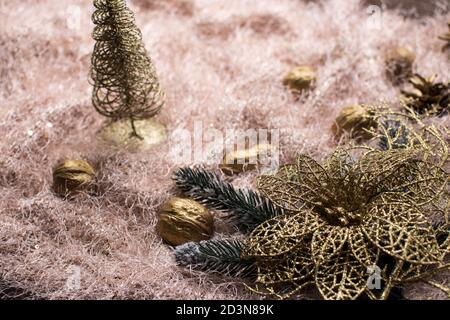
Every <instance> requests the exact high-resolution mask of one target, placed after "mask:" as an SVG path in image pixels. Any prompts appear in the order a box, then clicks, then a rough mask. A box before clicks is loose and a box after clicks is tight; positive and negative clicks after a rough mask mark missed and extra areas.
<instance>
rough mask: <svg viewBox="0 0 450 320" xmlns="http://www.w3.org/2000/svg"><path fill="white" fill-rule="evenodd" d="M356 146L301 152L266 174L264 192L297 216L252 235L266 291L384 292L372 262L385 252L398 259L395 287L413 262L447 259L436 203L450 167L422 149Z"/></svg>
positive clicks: (340, 295)
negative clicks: (319, 154) (436, 224)
mask: <svg viewBox="0 0 450 320" xmlns="http://www.w3.org/2000/svg"><path fill="white" fill-rule="evenodd" d="M356 150H357V149H350V150H343V149H338V150H337V151H336V152H335V153H334V154H332V155H331V156H330V157H329V158H328V159H326V160H325V162H324V163H323V165H320V164H319V163H317V162H316V161H315V160H313V159H311V158H310V157H307V156H301V157H299V158H298V160H297V163H296V164H291V165H286V166H283V167H281V168H280V169H279V171H278V173H277V174H276V175H273V176H261V177H260V178H259V180H258V188H259V190H260V191H261V192H262V193H263V194H264V195H265V196H266V197H268V198H269V199H270V200H272V201H273V202H274V203H275V204H276V205H277V206H280V207H282V208H284V209H285V210H286V211H287V212H288V214H285V215H282V216H278V217H275V218H273V219H271V220H268V221H266V222H265V223H263V224H261V225H260V226H258V227H257V228H256V229H255V230H254V231H253V232H252V233H251V234H250V236H249V238H248V241H247V247H246V249H245V251H244V253H243V256H244V257H251V258H253V259H255V261H256V265H257V270H258V278H257V280H256V282H257V290H258V291H264V292H268V293H270V294H274V295H276V296H278V297H280V298H287V297H289V296H291V295H293V294H295V293H297V292H298V291H299V290H300V289H302V288H304V287H305V286H307V285H310V284H314V285H315V286H316V287H317V289H318V290H319V292H320V294H321V295H322V296H323V297H324V298H325V299H356V298H357V297H359V296H360V295H361V294H362V293H363V292H366V293H367V294H368V295H369V297H371V298H375V296H374V295H373V294H372V292H369V290H368V289H367V280H368V276H369V275H368V268H369V267H371V266H376V265H377V263H379V260H380V256H382V255H383V256H389V257H392V258H393V259H394V260H395V261H397V264H396V268H395V270H391V271H390V276H389V278H384V280H385V281H386V283H385V286H386V287H389V286H392V285H393V284H392V283H391V282H393V281H395V280H398V279H401V278H402V277H404V276H406V273H407V272H406V271H405V270H406V269H407V268H409V269H408V270H409V271H408V272H409V273H411V272H412V271H411V270H410V269H414V272H417V270H416V269H417V268H415V266H417V267H418V268H420V267H422V266H429V265H436V264H440V263H441V262H442V260H443V258H444V256H445V253H446V250H444V249H443V248H442V246H440V245H439V243H438V241H437V239H436V233H435V230H434V229H433V227H432V225H431V224H430V222H429V219H428V217H427V214H426V210H427V208H429V207H430V206H429V204H430V203H431V202H432V201H434V200H435V199H436V198H437V197H439V196H440V195H441V194H442V193H443V191H444V189H445V188H446V187H447V183H448V174H447V173H446V172H445V171H444V170H443V169H442V168H441V167H439V166H435V165H433V164H431V163H428V162H427V161H426V160H424V159H420V158H419V157H418V156H417V152H416V151H414V150H412V149H408V150H391V151H376V150H369V151H367V150H366V151H364V152H362V154H361V155H360V156H359V157H357V159H356V158H355V154H354V151H356ZM358 150H359V149H358ZM411 266H412V267H411ZM380 267H381V266H380ZM384 271H386V270H384ZM260 287H262V289H259V288H260ZM389 290H390V289H388V290H386V291H385V292H384V294H383V296H382V297H381V298H386V295H387V294H388V293H389Z"/></svg>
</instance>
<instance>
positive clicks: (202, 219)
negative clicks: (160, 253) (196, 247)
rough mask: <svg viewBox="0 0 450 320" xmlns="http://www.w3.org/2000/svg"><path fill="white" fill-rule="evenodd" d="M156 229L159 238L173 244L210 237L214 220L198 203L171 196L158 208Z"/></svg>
mask: <svg viewBox="0 0 450 320" xmlns="http://www.w3.org/2000/svg"><path fill="white" fill-rule="evenodd" d="M157 230H158V232H159V235H160V236H161V238H163V240H164V241H166V242H168V243H169V244H171V245H173V246H178V245H181V244H183V243H186V242H190V241H194V242H199V241H201V240H208V239H211V237H212V235H213V232H214V221H213V217H212V215H211V213H210V212H209V211H208V210H207V209H206V208H205V207H204V206H203V205H201V204H200V203H198V202H196V201H194V200H191V199H185V198H178V197H172V198H171V199H169V200H168V201H167V202H166V203H165V204H164V205H163V206H162V207H161V209H160V212H159V221H158V224H157Z"/></svg>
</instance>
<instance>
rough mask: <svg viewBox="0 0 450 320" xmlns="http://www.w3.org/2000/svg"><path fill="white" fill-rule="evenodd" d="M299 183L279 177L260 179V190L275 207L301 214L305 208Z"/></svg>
mask: <svg viewBox="0 0 450 320" xmlns="http://www.w3.org/2000/svg"><path fill="white" fill-rule="evenodd" d="M300 188H301V185H300V183H298V182H292V181H287V180H286V179H283V178H280V177H278V176H260V177H258V190H259V191H260V192H261V193H262V194H263V195H264V196H265V197H266V198H268V199H270V200H271V201H272V202H273V203H274V204H275V205H277V206H278V207H281V208H283V209H285V210H288V211H293V212H299V211H301V210H302V207H303V206H304V201H303V200H304V199H303V197H302V194H301V193H300Z"/></svg>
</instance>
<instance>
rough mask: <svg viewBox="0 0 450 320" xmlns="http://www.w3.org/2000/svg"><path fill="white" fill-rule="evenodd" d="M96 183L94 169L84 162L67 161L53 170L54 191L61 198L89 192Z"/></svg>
mask: <svg viewBox="0 0 450 320" xmlns="http://www.w3.org/2000/svg"><path fill="white" fill-rule="evenodd" d="M94 181H95V172H94V169H93V168H92V167H91V165H90V164H89V163H87V162H86V161H84V160H65V161H64V162H63V163H62V164H59V165H58V166H56V167H55V169H54V170H53V190H54V191H55V192H56V193H57V194H59V195H61V196H74V195H76V194H77V193H80V192H83V191H85V192H87V191H89V190H90V188H91V187H92V186H93V184H94Z"/></svg>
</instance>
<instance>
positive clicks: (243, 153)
mask: <svg viewBox="0 0 450 320" xmlns="http://www.w3.org/2000/svg"><path fill="white" fill-rule="evenodd" d="M272 152H274V147H273V146H272V145H270V144H268V143H261V144H257V145H255V146H254V147H252V148H246V149H239V150H233V151H230V152H229V153H227V154H225V156H224V158H223V162H222V163H221V164H220V165H219V168H220V169H221V170H222V171H223V172H224V173H225V174H226V175H234V174H239V173H242V172H247V171H251V170H254V169H256V168H257V167H258V166H259V165H262V164H263V163H264V162H265V160H264V159H266V160H267V159H269V157H270V156H271V155H272Z"/></svg>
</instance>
